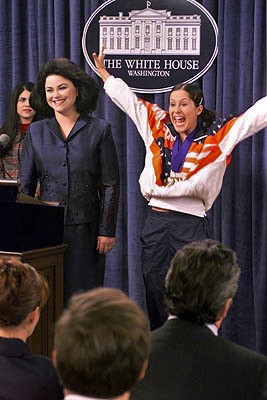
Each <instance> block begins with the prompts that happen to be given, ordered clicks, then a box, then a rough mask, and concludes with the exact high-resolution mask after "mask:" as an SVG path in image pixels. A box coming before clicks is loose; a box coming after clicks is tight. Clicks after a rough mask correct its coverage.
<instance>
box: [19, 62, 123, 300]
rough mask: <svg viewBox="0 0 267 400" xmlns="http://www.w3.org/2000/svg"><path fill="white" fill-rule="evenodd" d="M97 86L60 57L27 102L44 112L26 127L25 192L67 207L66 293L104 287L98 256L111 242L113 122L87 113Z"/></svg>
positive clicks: (115, 170) (115, 181)
mask: <svg viewBox="0 0 267 400" xmlns="http://www.w3.org/2000/svg"><path fill="white" fill-rule="evenodd" d="M98 93H99V89H98V86H97V83H96V82H95V81H94V79H92V78H91V77H90V76H89V75H88V74H87V73H86V72H85V71H84V70H82V69H81V68H80V67H78V65H76V64H74V63H73V62H72V61H70V60H68V59H65V58H57V59H54V60H50V61H48V62H47V63H45V64H44V65H43V67H42V68H41V70H40V72H39V74H38V77H37V81H36V84H35V86H34V89H33V91H32V95H31V104H32V105H33V107H34V108H36V109H38V110H40V114H41V115H42V116H43V117H45V118H44V119H43V120H42V121H38V122H35V123H33V124H31V126H30V129H29V133H28V135H27V137H26V140H25V144H24V148H23V151H22V155H21V163H20V171H19V180H20V183H21V190H22V192H23V193H25V194H27V195H30V196H34V193H35V190H36V185H37V182H38V180H40V195H39V198H40V200H43V201H48V202H57V203H59V205H60V206H63V207H65V225H64V242H65V243H66V244H67V245H68V247H67V250H66V253H65V259H64V297H65V303H66V302H67V300H68V298H69V297H70V296H71V295H72V294H73V293H75V292H76V291H79V290H87V289H92V288H94V287H98V286H103V282H104V273H105V257H104V255H105V254H106V253H108V252H109V251H111V250H112V249H113V247H114V243H115V230H116V220H117V210H118V202H119V167H118V160H117V153H116V149H115V144H114V141H113V138H112V133H111V126H110V124H109V123H108V122H106V121H105V120H103V119H100V118H95V117H93V116H92V115H91V114H90V113H91V112H92V111H94V110H95V108H96V104H97V99H98Z"/></svg>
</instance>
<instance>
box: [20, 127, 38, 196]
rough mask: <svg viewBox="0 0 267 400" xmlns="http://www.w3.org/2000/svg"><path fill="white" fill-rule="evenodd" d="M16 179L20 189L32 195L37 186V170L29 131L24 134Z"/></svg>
mask: <svg viewBox="0 0 267 400" xmlns="http://www.w3.org/2000/svg"><path fill="white" fill-rule="evenodd" d="M18 179H19V183H20V189H21V191H22V192H23V193H25V194H28V195H29V196H32V197H34V195H35V192H36V187H37V171H36V165H35V162H34V151H33V146H32V141H31V134H30V131H29V132H28V133H27V135H26V139H25V142H24V146H23V149H22V152H21V158H20V165H19V174H18Z"/></svg>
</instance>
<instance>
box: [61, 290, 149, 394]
mask: <svg viewBox="0 0 267 400" xmlns="http://www.w3.org/2000/svg"><path fill="white" fill-rule="evenodd" d="M149 341H150V339H149V323H148V320H147V317H146V316H145V314H144V312H143V311H142V310H141V309H140V308H139V307H138V306H137V304H135V303H134V302H133V301H132V300H130V299H129V298H128V297H127V295H126V294H124V293H123V292H122V291H120V290H117V289H109V288H98V289H94V290H91V291H87V292H84V293H82V294H77V295H74V296H73V297H72V298H71V299H70V301H69V305H68V308H67V309H66V310H65V311H64V313H63V315H62V316H61V318H60V319H59V321H58V322H57V324H56V330H55V353H54V358H55V359H56V361H55V363H56V365H57V368H58V371H59V374H60V377H61V379H62V382H63V386H64V388H65V391H66V393H75V394H79V395H83V396H90V397H96V398H113V397H118V396H121V395H123V394H124V393H127V392H128V391H130V390H131V389H132V388H133V386H134V385H135V384H136V382H137V381H138V380H139V379H141V378H142V377H143V375H144V371H145V368H146V363H147V359H148V352H149Z"/></svg>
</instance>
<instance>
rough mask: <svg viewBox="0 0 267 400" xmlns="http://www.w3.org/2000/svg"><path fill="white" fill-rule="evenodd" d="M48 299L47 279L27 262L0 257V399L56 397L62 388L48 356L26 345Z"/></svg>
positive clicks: (22, 399)
mask: <svg viewBox="0 0 267 400" xmlns="http://www.w3.org/2000/svg"><path fill="white" fill-rule="evenodd" d="M47 298H48V284H47V281H46V280H45V279H44V278H43V277H42V275H40V274H39V273H38V272H37V271H36V270H35V269H34V268H33V267H31V266H30V265H29V264H25V263H22V262H21V261H19V260H17V259H15V258H10V259H0V371H1V373H0V399H1V400H18V399H20V400H48V399H49V400H59V399H62V398H63V390H62V387H61V385H60V383H59V379H58V375H57V372H56V370H55V368H54V367H53V364H52V360H51V359H49V358H48V357H44V356H41V355H35V354H32V352H31V350H30V348H29V347H28V345H27V344H26V341H27V339H28V337H30V336H31V334H32V333H33V331H34V329H35V327H36V325H37V323H38V321H39V316H40V311H41V308H42V307H43V306H44V305H45V303H46V301H47Z"/></svg>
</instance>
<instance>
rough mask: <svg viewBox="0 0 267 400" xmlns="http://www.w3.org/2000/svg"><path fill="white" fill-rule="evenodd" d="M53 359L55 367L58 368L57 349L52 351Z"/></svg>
mask: <svg viewBox="0 0 267 400" xmlns="http://www.w3.org/2000/svg"><path fill="white" fill-rule="evenodd" d="M52 361H53V365H54V367H55V368H57V352H56V350H55V349H54V350H53V351H52Z"/></svg>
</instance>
